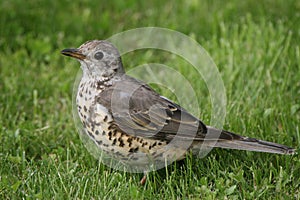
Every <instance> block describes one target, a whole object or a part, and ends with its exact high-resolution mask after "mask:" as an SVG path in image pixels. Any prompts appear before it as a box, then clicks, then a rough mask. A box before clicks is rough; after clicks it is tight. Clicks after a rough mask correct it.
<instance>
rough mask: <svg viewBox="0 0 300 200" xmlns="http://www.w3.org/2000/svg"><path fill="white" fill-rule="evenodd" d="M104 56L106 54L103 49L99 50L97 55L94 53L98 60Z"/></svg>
mask: <svg viewBox="0 0 300 200" xmlns="http://www.w3.org/2000/svg"><path fill="white" fill-rule="evenodd" d="M103 57H104V54H103V52H101V51H98V52H97V53H95V55H94V58H95V59H96V60H101V59H102V58H103Z"/></svg>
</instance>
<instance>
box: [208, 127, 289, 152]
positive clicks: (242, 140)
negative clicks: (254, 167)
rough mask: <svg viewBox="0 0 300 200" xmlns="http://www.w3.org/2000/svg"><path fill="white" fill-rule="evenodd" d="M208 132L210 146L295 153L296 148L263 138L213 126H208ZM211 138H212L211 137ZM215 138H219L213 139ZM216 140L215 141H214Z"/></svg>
mask: <svg viewBox="0 0 300 200" xmlns="http://www.w3.org/2000/svg"><path fill="white" fill-rule="evenodd" d="M207 128H208V133H207V136H206V137H205V139H204V141H205V143H206V142H208V143H207V144H208V146H211V147H220V148H227V149H238V150H248V151H257V152H267V153H276V154H294V153H295V149H294V148H291V147H288V146H285V145H281V144H277V143H273V142H268V141H263V140H258V139H255V138H248V137H244V136H240V135H237V134H235V133H231V132H229V131H224V130H222V131H220V130H218V129H216V128H213V127H209V126H208V127H207ZM210 138H211V139H210ZM213 138H215V139H216V138H218V139H217V140H213ZM213 141H215V142H213Z"/></svg>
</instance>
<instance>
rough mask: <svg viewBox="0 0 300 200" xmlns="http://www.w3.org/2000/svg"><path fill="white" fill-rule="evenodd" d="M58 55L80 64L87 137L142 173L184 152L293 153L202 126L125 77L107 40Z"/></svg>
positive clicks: (81, 109) (79, 104)
mask: <svg viewBox="0 0 300 200" xmlns="http://www.w3.org/2000/svg"><path fill="white" fill-rule="evenodd" d="M62 54H64V55H67V56H71V57H74V58H76V59H77V60H79V62H80V63H81V68H82V70H83V77H82V79H81V82H80V84H79V88H78V92H77V98H76V103H77V108H78V113H79V116H80V119H81V121H82V123H83V126H84V129H85V132H86V134H87V135H88V136H89V137H90V138H91V139H92V140H93V141H94V142H95V143H96V144H97V146H98V147H99V148H100V149H101V150H102V151H104V152H106V153H107V154H108V155H110V156H112V157H114V158H115V159H118V160H122V161H124V162H125V163H127V164H128V165H130V166H141V168H143V169H144V168H145V166H146V165H150V164H151V162H153V161H154V163H156V162H155V161H158V162H163V163H164V162H165V159H169V158H171V157H175V159H174V160H179V159H182V158H184V157H185V155H186V152H187V151H188V150H192V151H193V152H197V151H198V150H200V149H203V148H204V149H205V148H212V147H221V148H228V149H239V150H248V151H258V152H268V153H276V154H293V153H294V151H295V149H293V148H290V147H287V146H285V145H281V144H276V143H272V142H267V141H263V140H258V139H254V138H248V137H244V136H240V135H237V134H235V133H232V132H229V131H225V130H217V129H215V128H213V127H210V126H206V125H205V124H204V123H203V122H202V121H201V120H199V119H198V118H196V117H194V116H193V115H191V114H190V113H189V112H187V111H186V110H185V109H183V108H182V107H180V105H177V104H176V103H174V102H172V101H170V100H168V99H167V98H165V97H163V96H160V95H159V94H158V93H156V92H155V91H154V90H152V89H151V88H150V87H149V86H148V85H147V84H145V83H143V82H141V81H138V80H136V79H134V78H132V77H129V76H127V75H126V74H125V72H124V69H123V65H122V61H121V57H120V55H119V52H118V50H117V49H116V48H115V47H114V46H113V45H112V44H111V43H109V42H107V41H98V40H93V41H88V42H86V43H84V44H83V45H81V46H80V47H79V48H78V49H65V50H63V51H62ZM175 139H176V141H175ZM173 141H175V142H173ZM167 149H168V150H167ZM138 153H143V154H146V157H143V156H140V154H138ZM149 157H151V159H149ZM150 160H151V161H150ZM174 160H173V161H174ZM144 171H147V169H144Z"/></svg>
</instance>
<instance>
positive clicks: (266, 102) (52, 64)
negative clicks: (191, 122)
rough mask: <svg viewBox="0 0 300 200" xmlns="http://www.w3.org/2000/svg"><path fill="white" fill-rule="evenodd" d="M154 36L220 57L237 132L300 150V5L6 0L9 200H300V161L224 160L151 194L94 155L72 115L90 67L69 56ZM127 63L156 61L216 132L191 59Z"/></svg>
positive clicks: (185, 171)
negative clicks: (179, 80) (76, 87)
mask: <svg viewBox="0 0 300 200" xmlns="http://www.w3.org/2000/svg"><path fill="white" fill-rule="evenodd" d="M148 26H157V27H163V28H168V29H172V30H176V31H179V32H182V33H184V34H186V35H187V36H189V37H191V38H193V39H194V40H196V41H197V42H199V44H201V45H202V47H203V48H205V49H206V51H207V52H208V53H209V55H210V56H211V57H212V58H213V60H214V62H215V64H216V65H217V67H218V70H219V72H220V76H221V78H222V80H223V83H224V87H225V91H226V96H227V99H226V100H227V101H226V119H225V124H224V128H225V129H229V130H231V131H234V132H236V133H239V134H242V135H247V136H249V137H256V138H260V139H264V140H268V141H272V142H277V143H281V144H285V145H288V146H292V147H295V148H297V149H299V144H300V130H299V129H300V123H299V121H300V3H299V1H296V0H291V1H284V0H282V1H281V0H274V1H271V0H265V1H259V2H256V1H251V0H249V1H248V0H247V1H239V0H232V1H222V0H214V1H208V0H207V1H194V0H191V1H187V2H185V1H165V2H163V1H159V0H154V1H134V0H128V1H121V0H120V1H117V0H115V1H103V2H98V1H89V0H85V1H70V0H61V1H41V0H40V1H38V0H32V1H28V2H24V1H21V0H13V1H11V0H2V1H1V2H0V91H1V95H0V141H1V145H0V199H300V161H299V154H297V155H293V156H284V155H271V154H266V153H255V152H245V151H237V150H223V149H215V150H213V151H212V152H210V153H209V154H208V155H207V156H206V157H204V158H198V157H192V156H188V157H187V158H186V159H184V160H183V161H180V162H176V163H173V164H171V165H169V166H168V167H167V168H164V169H161V170H159V171H156V172H151V173H149V175H148V181H147V182H146V184H145V185H144V186H141V185H140V184H139V180H140V179H141V177H142V176H143V175H142V174H133V173H127V172H123V171H117V170H113V169H111V168H109V167H107V166H105V165H103V164H102V163H101V162H99V161H98V160H97V159H95V158H94V157H93V156H92V155H91V154H90V153H89V151H88V150H87V149H86V148H85V146H84V144H83V143H82V141H81V140H80V137H79V134H78V133H77V130H76V127H75V124H74V121H73V116H72V90H73V88H72V87H73V84H74V81H75V77H76V74H77V72H78V70H79V63H78V62H76V61H74V60H72V59H69V58H66V57H63V56H62V55H61V54H60V51H61V50H62V49H64V48H68V47H78V46H79V45H80V44H82V43H83V42H85V41H87V40H91V39H106V38H109V37H111V36H112V35H114V34H116V33H119V32H122V31H125V30H129V29H134V28H139V27H148ZM122 59H123V62H124V66H125V69H126V70H131V69H134V68H135V66H138V65H141V64H145V63H154V62H156V63H161V64H165V65H167V66H170V67H172V68H173V69H175V70H176V71H178V72H180V74H182V75H183V76H184V77H186V79H187V80H189V83H190V84H191V86H192V87H193V89H194V91H195V94H196V96H197V97H198V103H197V106H198V108H199V109H200V114H199V116H198V117H199V118H200V119H202V121H203V122H205V123H206V124H210V119H211V112H212V104H211V102H210V93H209V90H208V88H207V87H206V85H205V82H204V81H203V79H201V77H200V78H199V76H198V75H197V73H196V71H195V70H194V69H193V68H192V67H190V64H189V63H187V62H186V61H185V60H183V59H182V58H180V57H179V56H175V55H171V54H170V53H168V52H163V51H162V50H138V51H134V52H131V53H128V54H125V55H124V56H123V57H122ZM174 81H175V82H176V80H170V82H169V84H170V85H172V84H175V83H174ZM172 82H173V83H172ZM154 87H155V88H156V89H157V90H158V91H159V92H160V93H161V94H163V95H165V96H167V97H168V98H171V99H173V100H176V98H175V97H174V96H173V95H172V92H171V91H170V90H168V89H166V88H165V87H159V86H157V85H154ZM187 109H188V110H190V111H191V112H192V111H193V109H195V108H191V107H189V106H187Z"/></svg>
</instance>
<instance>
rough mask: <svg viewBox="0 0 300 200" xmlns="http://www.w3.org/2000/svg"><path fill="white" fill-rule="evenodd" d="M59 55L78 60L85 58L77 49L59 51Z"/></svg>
mask: <svg viewBox="0 0 300 200" xmlns="http://www.w3.org/2000/svg"><path fill="white" fill-rule="evenodd" d="M61 53H62V54H63V55H65V56H70V57H73V58H77V59H79V60H83V59H85V58H86V56H85V55H83V54H82V52H81V51H80V50H79V49H64V50H62V51H61Z"/></svg>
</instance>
